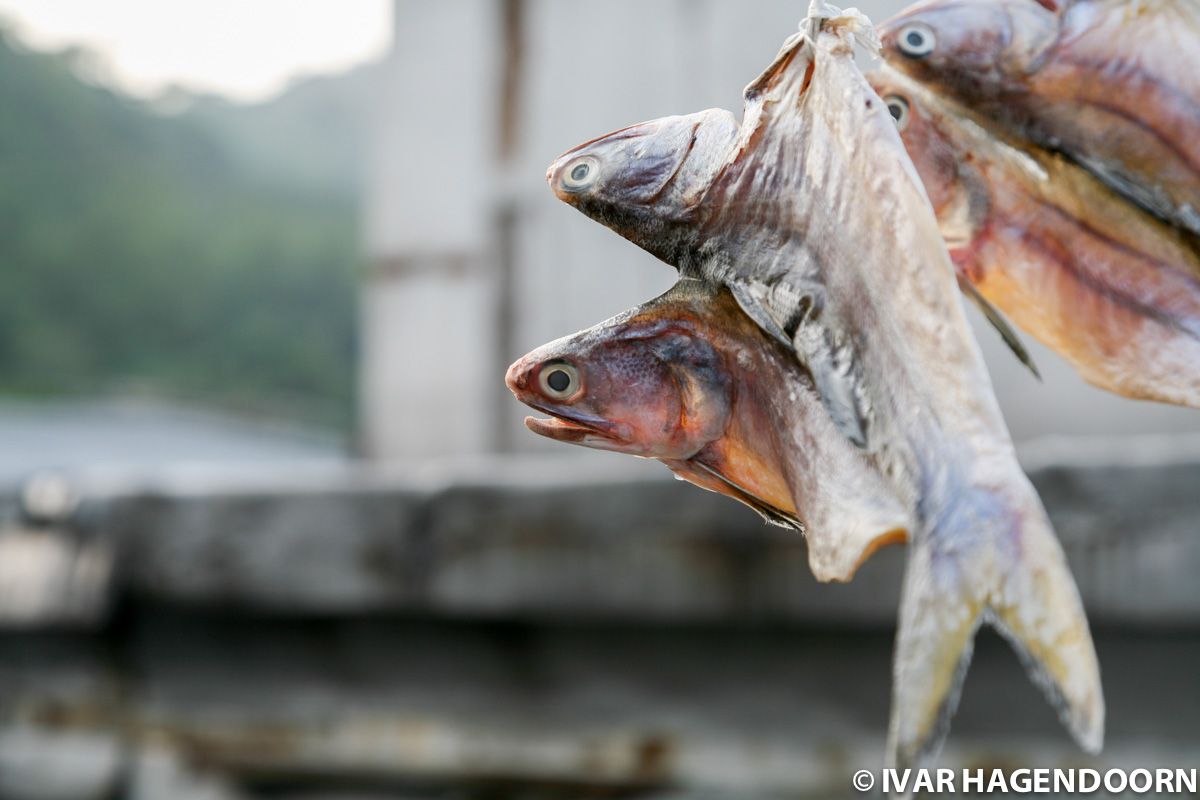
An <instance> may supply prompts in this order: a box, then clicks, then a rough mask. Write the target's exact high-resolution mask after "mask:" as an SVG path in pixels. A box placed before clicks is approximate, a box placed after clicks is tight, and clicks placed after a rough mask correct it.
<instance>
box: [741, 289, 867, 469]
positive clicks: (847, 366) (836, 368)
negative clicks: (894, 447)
mask: <svg viewBox="0 0 1200 800" xmlns="http://www.w3.org/2000/svg"><path fill="white" fill-rule="evenodd" d="M729 290H730V292H732V294H733V297H734V299H735V300H737V303H738V305H739V306H740V307H741V309H742V311H745V312H746V315H747V316H748V317H750V319H752V320H754V322H755V323H757V325H758V326H759V327H760V328H762V329H763V330H764V331H766V332H767V333H768V334H769V335H770V336H771V337H772V338H774V339H775V340H777V341H778V342H779V343H780V344H783V345H784V346H785V347H787V348H788V349H789V350H791V351H793V352H794V353H795V354H796V356H797V358H798V359H799V361H800V363H801V364H803V365H804V367H805V368H807V369H808V371H809V374H810V375H812V379H813V384H814V385H815V386H816V389H817V394H818V395H819V396H820V398H821V402H822V404H823V405H824V406H825V409H826V410H827V411H828V412H829V416H830V417H831V418H832V419H833V422H834V424H835V425H836V426H837V429H838V430H839V431H840V432H841V434H842V435H843V436H845V437H846V438H847V439H849V440H850V441H851V442H853V443H854V445H855V446H856V447H858V448H860V449H864V450H868V449H870V448H869V447H868V444H869V441H868V427H869V425H868V415H867V404H866V401H865V393H864V392H863V391H862V388H861V382H860V381H859V380H858V376H857V373H856V371H855V369H854V363H855V359H854V357H853V353H852V352H850V349H849V348H848V347H843V346H838V344H837V342H836V341H834V340H835V338H836V337H835V336H834V335H833V333H832V332H831V331H829V330H828V328H826V327H825V326H823V325H820V324H818V323H817V322H816V317H817V316H818V315H819V314H820V309H821V306H822V305H823V303H822V301H821V300H820V297H819V295H820V291H819V289H817V288H815V287H814V290H813V291H812V292H809V293H807V295H806V298H805V300H804V302H802V303H797V304H796V309H795V310H794V311H793V312H792V313H791V316H792V319H789V320H786V321H785V322H783V323H780V322H779V320H777V319H776V314H774V313H773V312H772V309H773V307H774V305H773V304H772V302H771V301H770V300H769V299H768V297H767V296H766V291H765V290H764V289H763V288H760V287H759V286H757V285H756V284H752V283H750V282H748V281H730V282H729ZM798 294H804V293H798ZM788 330H794V331H795V333H794V334H793V335H791V336H789V335H788V333H787V331H788Z"/></svg>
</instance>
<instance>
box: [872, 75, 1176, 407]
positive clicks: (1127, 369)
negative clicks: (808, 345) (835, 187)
mask: <svg viewBox="0 0 1200 800" xmlns="http://www.w3.org/2000/svg"><path fill="white" fill-rule="evenodd" d="M867 78H868V80H869V81H870V83H871V85H872V86H873V87H874V88H875V91H876V92H878V93H879V95H880V97H882V98H883V101H884V103H885V104H886V105H887V106H888V109H889V110H890V111H891V112H892V116H893V117H894V118H895V119H896V124H897V127H898V128H899V130H900V136H901V138H902V139H903V140H904V144H905V146H906V147H907V148H908V153H909V156H911V157H912V160H913V164H914V165H915V166H916V168H917V172H918V173H919V174H920V175H921V179H922V180H923V181H924V183H925V190H926V192H927V193H928V194H929V199H930V200H931V201H932V203H933V208H934V211H935V213H936V214H937V218H938V224H939V225H940V227H941V230H942V234H943V236H944V237H945V239H946V243H947V245H948V246H949V247H950V256H951V258H952V259H953V261H954V263H955V266H956V267H957V268H958V271H959V275H960V276H961V277H962V278H964V279H965V280H968V281H970V282H971V283H972V284H974V285H975V287H976V288H977V289H978V290H979V292H980V293H981V294H983V295H984V296H985V297H987V298H988V300H990V301H991V302H993V303H995V304H996V305H997V306H999V307H1000V308H1001V309H1003V310H1004V311H1005V313H1007V314H1008V315H1009V316H1010V317H1011V318H1012V319H1013V320H1014V321H1015V322H1016V323H1017V324H1018V325H1020V326H1021V327H1022V328H1024V329H1025V330H1027V331H1029V332H1030V333H1031V334H1033V335H1034V336H1035V337H1037V338H1038V339H1040V340H1041V341H1042V342H1043V343H1045V344H1046V345H1047V346H1048V347H1050V348H1052V349H1054V350H1056V351H1058V352H1059V353H1060V354H1062V355H1063V356H1064V357H1065V358H1066V359H1067V360H1068V361H1070V362H1071V364H1072V365H1073V366H1074V367H1075V368H1076V370H1078V371H1079V373H1080V375H1082V376H1083V377H1084V378H1085V379H1086V380H1088V381H1089V382H1091V383H1093V384H1095V385H1096V386H1099V387H1100V388H1102V389H1107V390H1109V391H1112V392H1116V393H1118V394H1122V395H1125V396H1127V397H1135V398H1142V399H1150V400H1159V401H1163V402H1168V403H1178V404H1181V405H1189V406H1198V407H1200V256H1198V255H1197V251H1196V250H1195V249H1194V248H1193V246H1192V243H1191V241H1190V237H1189V236H1188V235H1187V234H1186V233H1184V232H1183V231H1181V230H1179V229H1177V228H1175V227H1173V226H1171V225H1169V224H1167V223H1165V222H1162V221H1161V220H1159V219H1158V218H1157V217H1154V216H1153V215H1151V214H1148V213H1146V212H1145V211H1143V210H1141V209H1140V208H1138V207H1137V206H1134V205H1132V204H1131V203H1128V202H1126V201H1125V200H1124V199H1123V198H1121V197H1120V196H1118V195H1116V194H1114V193H1113V192H1112V191H1111V190H1110V189H1109V188H1108V187H1107V186H1105V185H1103V184H1101V183H1100V182H1099V181H1098V180H1096V179H1095V178H1094V177H1093V176H1092V175H1091V174H1090V173H1088V172H1087V171H1085V170H1083V169H1082V168H1080V167H1078V166H1076V165H1074V164H1072V163H1070V162H1067V161H1065V160H1064V159H1063V158H1062V157H1060V156H1056V155H1054V154H1050V153H1047V152H1046V151H1044V150H1041V149H1040V148H1036V147H1029V146H1018V145H1017V144H1016V143H1014V142H1013V141H1012V140H1009V139H1006V138H1005V137H1003V136H1002V135H998V134H995V133H994V132H992V131H989V130H986V129H985V128H984V127H983V125H984V124H985V120H982V119H981V118H979V117H978V116H977V115H975V114H973V113H972V112H971V111H969V110H968V109H966V108H965V107H963V106H961V105H959V104H957V103H954V102H953V101H951V100H947V99H946V98H944V97H942V96H940V95H937V94H935V93H934V92H932V91H930V90H929V89H928V88H927V87H925V86H923V85H921V84H919V83H917V82H916V81H914V80H912V79H911V78H908V77H906V76H905V75H903V74H902V73H900V72H898V71H896V70H894V69H890V68H889V67H887V66H883V67H880V68H878V69H875V70H873V71H872V72H870V73H868V75H867Z"/></svg>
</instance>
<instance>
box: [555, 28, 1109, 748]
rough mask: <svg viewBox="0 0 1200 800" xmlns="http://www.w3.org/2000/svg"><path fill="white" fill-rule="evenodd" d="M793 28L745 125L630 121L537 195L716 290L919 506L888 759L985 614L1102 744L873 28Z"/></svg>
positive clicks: (1044, 526) (1082, 732)
mask: <svg viewBox="0 0 1200 800" xmlns="http://www.w3.org/2000/svg"><path fill="white" fill-rule="evenodd" d="M801 27H802V30H801V32H800V33H797V34H796V35H794V36H792V37H791V38H789V39H788V40H787V42H785V43H784V46H783V48H782V50H781V51H780V53H779V55H778V56H777V57H776V59H775V61H774V63H772V64H771V65H770V66H769V67H768V68H767V69H766V71H765V72H763V74H762V75H761V76H759V78H758V79H757V80H755V81H754V82H753V83H751V84H750V86H749V87H748V88H747V90H746V106H745V110H744V113H743V117H742V121H741V124H740V125H738V124H737V123H736V122H735V121H734V119H733V117H732V115H730V114H729V113H728V112H721V111H706V112H700V113H699V114H693V115H689V116H685V117H670V118H666V119H662V120H656V121H653V122H649V123H644V124H642V125H635V126H633V127H631V128H626V129H624V130H621V131H618V132H616V133H614V134H610V135H609V136H604V137H600V138H599V139H595V140H593V141H591V142H589V143H587V144H585V145H582V146H580V147H577V148H575V149H574V150H572V151H570V152H568V153H567V154H565V155H564V156H562V157H561V158H559V159H558V160H557V161H556V162H555V163H554V164H553V165H552V166H551V168H550V170H549V173H548V179H549V181H550V184H551V186H552V187H553V188H554V190H555V192H556V193H558V195H559V197H561V198H562V199H564V200H566V201H567V202H568V203H570V204H572V205H574V206H575V207H576V208H578V209H579V210H581V211H583V212H584V213H586V214H588V215H589V216H591V217H593V218H594V219H597V220H598V221H601V222H603V223H604V224H606V225H608V226H609V227H611V228H613V229H614V230H615V231H617V232H618V233H620V234H621V235H623V236H625V237H626V238H628V239H630V240H632V241H633V242H635V243H637V244H638V245H640V246H642V247H643V248H645V249H647V250H649V251H650V252H652V253H654V254H655V255H657V256H659V257H660V258H662V259H663V260H665V261H667V262H668V263H670V264H672V265H674V266H675V267H677V268H678V269H679V271H680V273H681V274H682V275H683V276H684V277H688V278H694V279H697V280H701V281H703V282H706V283H709V284H711V285H714V286H724V287H727V288H728V289H729V290H730V292H731V293H732V294H733V296H734V298H735V299H736V300H737V302H738V304H739V306H740V307H741V308H742V309H743V310H744V311H745V312H746V313H747V315H748V316H749V317H750V318H751V319H753V320H754V321H755V322H756V323H758V325H759V326H760V327H761V328H762V329H763V330H764V331H766V332H767V333H768V334H769V335H770V336H771V337H772V338H774V339H775V340H776V341H778V342H780V344H781V345H782V346H783V347H785V348H787V349H788V350H790V351H791V352H792V353H793V354H794V357H795V358H796V359H797V360H798V361H799V362H800V363H801V364H802V365H804V367H805V368H806V369H807V370H808V371H809V372H810V374H811V375H812V379H813V383H814V386H815V388H816V390H817V393H818V394H819V395H820V396H821V399H822V402H823V404H824V405H825V406H826V408H827V410H828V412H829V414H830V417H831V419H832V420H833V421H834V424H836V425H837V427H838V429H839V430H840V431H842V433H843V435H844V436H846V438H847V439H848V440H850V441H852V442H854V443H855V444H856V445H857V446H859V447H861V448H862V449H863V450H864V451H865V452H867V453H869V454H871V456H872V458H873V459H874V461H875V463H876V464H877V465H878V466H879V469H880V472H881V474H882V475H883V476H884V477H885V479H886V480H887V481H888V483H889V484H890V485H891V487H892V489H893V491H894V492H895V494H896V495H897V496H898V497H899V498H900V499H901V500H902V502H903V504H904V507H905V508H906V509H907V510H909V511H910V513H911V514H912V515H913V520H914V523H913V527H912V530H911V531H910V537H909V539H910V543H911V546H910V548H909V560H908V567H907V570H906V573H905V581H904V591H903V596H902V598H901V607H900V621H899V629H898V633H897V644H896V659H895V687H894V695H893V707H892V718H891V726H890V735H889V753H890V760H891V761H892V762H893V763H894V764H896V765H899V766H907V765H911V764H914V763H916V762H920V761H923V760H924V759H926V758H927V757H929V756H931V755H932V753H933V752H934V751H935V750H936V748H937V747H938V745H939V744H940V742H941V740H942V738H943V737H944V734H945V732H946V729H947V727H948V725H947V723H948V719H949V717H950V715H951V714H952V713H953V710H954V707H955V705H956V704H957V699H958V693H959V687H960V685H961V682H962V677H963V675H964V673H965V670H966V667H967V664H968V663H969V660H970V653H971V643H972V641H973V639H974V635H975V631H976V629H977V628H978V626H979V625H980V624H981V623H982V622H989V623H992V624H994V625H996V626H997V627H998V628H999V629H1000V630H1001V631H1003V632H1005V633H1006V634H1007V636H1008V637H1009V639H1010V641H1011V642H1012V643H1013V645H1014V646H1015V647H1016V648H1017V650H1018V651H1019V652H1020V653H1021V654H1022V656H1023V660H1024V662H1025V663H1026V665H1027V666H1028V668H1029V669H1030V670H1031V672H1032V673H1033V676H1034V679H1035V681H1036V682H1037V683H1038V685H1040V686H1042V687H1043V688H1044V689H1046V691H1047V695H1048V696H1049V698H1050V699H1051V701H1052V702H1054V703H1055V704H1056V705H1057V706H1058V707H1059V710H1060V712H1061V714H1062V717H1063V719H1064V721H1065V723H1066V724H1067V726H1068V727H1069V728H1070V730H1071V731H1072V732H1073V733H1074V734H1075V736H1076V738H1077V739H1078V740H1079V741H1080V743H1081V744H1082V745H1083V746H1084V747H1085V748H1087V749H1089V750H1096V749H1098V748H1099V747H1100V744H1101V740H1102V738H1103V719H1104V704H1103V698H1102V694H1101V689H1100V678H1099V669H1098V666H1097V663H1096V657H1095V652H1094V650H1093V647H1092V641H1091V636H1090V634H1089V632H1088V626H1087V620H1086V618H1085V616H1084V613H1083V609H1082V606H1081V604H1080V601H1079V596H1078V593H1077V591H1076V588H1075V584H1074V581H1073V580H1072V578H1071V575H1070V572H1069V570H1068V569H1067V566H1066V563H1065V560H1064V558H1063V554H1062V550H1061V548H1060V546H1059V544H1058V541H1057V539H1056V538H1055V536H1054V533H1053V530H1052V529H1051V526H1050V523H1049V520H1048V519H1047V516H1046V513H1045V510H1044V509H1043V508H1042V505H1041V502H1040V501H1039V499H1038V497H1037V494H1036V493H1035V491H1034V489H1033V487H1032V485H1031V484H1030V483H1029V481H1028V479H1027V478H1026V477H1025V475H1024V473H1023V472H1022V471H1021V469H1020V466H1019V465H1018V463H1017V460H1016V456H1015V454H1014V452H1013V447H1012V442H1011V440H1010V438H1009V435H1008V432H1007V430H1006V429H1005V426H1004V421H1003V419H1002V417H1001V415H1000V411H999V408H998V407H997V404H996V400H995V396H994V394H993V392H992V389H991V384H990V381H989V379H988V376H987V372H986V370H985V368H984V365H983V360H982V358H981V356H980V353H979V349H978V346H977V344H976V343H975V340H974V339H973V338H972V335H971V332H970V329H969V327H968V325H967V321H966V318H965V316H964V312H963V309H962V304H961V300H960V298H959V294H958V289H957V287H956V279H955V273H954V269H953V266H952V265H951V263H950V260H949V257H948V255H947V252H946V247H945V244H944V243H943V242H942V238H941V235H940V233H939V231H938V227H937V221H936V219H935V218H934V215H933V212H932V209H931V208H930V205H929V200H928V199H927V198H926V196H925V192H924V189H923V188H922V186H921V183H920V179H919V178H918V177H917V175H916V173H915V171H914V169H913V167H912V163H911V161H910V160H909V159H908V156H907V155H906V154H905V152H904V146H903V144H902V143H901V141H900V139H899V135H898V133H897V131H896V126H895V124H894V122H893V120H892V118H891V116H890V114H889V113H888V110H887V108H886V107H885V106H884V105H883V103H882V102H881V101H880V99H879V97H878V96H877V95H876V94H875V93H874V91H872V89H871V88H870V86H869V85H868V84H867V83H866V81H865V80H864V78H863V76H862V73H861V72H859V70H858V67H857V66H856V65H855V62H854V48H853V42H854V40H855V39H856V38H858V39H860V40H862V41H865V42H866V43H867V44H868V45H869V44H871V40H872V36H873V29H872V28H871V27H870V23H869V22H867V21H865V19H864V18H863V17H861V16H859V15H857V14H855V13H847V14H842V13H840V12H838V11H837V10H836V9H832V8H830V7H823V8H821V9H820V13H819V14H818V15H813V14H812V12H811V11H810V19H809V20H807V21H806V23H804V24H802V26H801ZM875 44H876V45H877V42H875ZM834 479H836V477H835V476H831V477H830V480H834Z"/></svg>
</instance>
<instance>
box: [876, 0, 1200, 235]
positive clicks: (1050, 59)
mask: <svg viewBox="0 0 1200 800" xmlns="http://www.w3.org/2000/svg"><path fill="white" fill-rule="evenodd" d="M881 33H882V39H883V53H884V55H885V57H886V58H887V60H888V62H889V63H890V64H891V65H892V66H894V67H895V68H897V69H899V70H901V71H903V72H906V73H907V74H909V75H910V76H912V77H913V78H914V79H916V80H919V81H921V82H923V83H925V84H927V85H928V86H930V87H931V88H933V89H934V90H936V91H937V92H940V93H943V94H945V95H946V96H948V97H953V98H955V99H957V100H958V101H960V102H962V103H964V104H966V105H967V106H969V107H971V108H973V109H974V110H976V111H978V112H980V113H982V114H983V115H985V116H987V117H989V118H990V119H991V120H992V121H993V122H995V123H996V124H997V125H999V126H1001V127H1002V128H1004V129H1005V130H1006V131H1007V132H1008V133H1010V134H1012V135H1014V136H1017V137H1018V138H1021V139H1025V140H1028V141H1030V142H1033V143H1035V144H1037V145H1039V146H1043V147H1047V148H1050V149H1052V150H1058V151H1061V152H1063V153H1065V154H1067V155H1069V156H1070V157H1071V158H1072V159H1074V160H1075V161H1076V162H1078V163H1080V164H1082V165H1083V166H1085V167H1087V168H1088V169H1089V170H1091V171H1092V172H1093V173H1094V174H1095V175H1096V176H1097V177H1099V178H1100V179H1102V180H1104V181H1105V182H1106V183H1108V184H1109V185H1110V186H1111V187H1112V188H1113V189H1115V190H1117V191H1118V192H1121V193H1122V194H1123V195H1124V196H1125V197H1127V198H1129V199H1131V200H1133V201H1134V202H1136V203H1138V204H1140V205H1142V206H1144V207H1145V208H1147V209H1149V210H1150V211H1152V212H1154V213H1155V214H1157V215H1159V216H1160V217H1161V218H1163V219H1165V220H1168V221H1170V222H1172V223H1173V224H1176V225H1179V226H1181V227H1184V228H1185V229H1188V230H1190V231H1192V232H1193V233H1200V2H1196V0H1073V2H1072V1H1070V0H925V1H924V2H919V3H917V4H915V5H913V6H911V7H909V8H908V9H906V10H904V11H902V12H901V13H900V14H899V15H897V16H896V17H894V18H893V19H891V20H889V21H888V22H887V23H885V24H884V25H883V26H882V27H881Z"/></svg>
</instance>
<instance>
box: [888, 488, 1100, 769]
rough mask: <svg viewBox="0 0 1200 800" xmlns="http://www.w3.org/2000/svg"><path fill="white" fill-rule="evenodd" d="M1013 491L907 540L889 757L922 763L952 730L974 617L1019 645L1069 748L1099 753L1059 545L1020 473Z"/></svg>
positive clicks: (978, 499)
mask: <svg viewBox="0 0 1200 800" xmlns="http://www.w3.org/2000/svg"><path fill="white" fill-rule="evenodd" d="M1015 488H1016V489H1018V490H1019V491H1017V492H1016V494H1017V496H1016V497H1011V496H1005V495H1002V494H1000V493H998V492H993V491H987V490H978V489H976V490H972V491H969V492H967V493H965V495H963V497H962V499H961V500H959V501H958V502H957V503H956V504H955V505H954V507H952V508H950V509H948V510H947V512H946V513H944V514H942V515H940V517H939V518H937V519H933V520H931V524H930V525H929V526H928V529H927V530H926V531H925V532H924V533H925V534H926V535H924V536H917V537H915V538H914V541H913V543H912V545H911V546H910V554H909V561H908V566H907V571H906V573H905V577H904V590H903V595H902V597H901V601H900V622H899V629H898V633H897V637H896V660H895V665H894V678H895V682H894V689H893V700H892V717H891V724H890V728H889V735H888V760H889V762H890V764H891V765H893V766H895V767H897V768H900V769H904V768H909V767H917V766H920V765H922V764H923V763H925V762H927V761H928V760H929V759H931V758H932V757H933V756H934V755H936V752H937V750H938V748H939V747H940V746H941V743H942V741H943V740H944V739H945V736H946V733H947V732H948V730H949V727H950V717H951V716H952V715H953V713H954V710H955V707H956V706H957V704H958V698H959V693H960V690H961V688H962V682H963V678H964V677H965V675H966V671H967V667H968V665H969V664H970V661H971V654H972V649H973V643H974V639H975V633H976V631H977V630H978V629H979V626H980V625H981V624H984V623H987V624H990V625H992V626H993V627H995V628H996V629H997V630H998V631H999V632H1000V633H1001V634H1002V635H1003V636H1004V637H1005V638H1006V639H1007V640H1008V641H1009V643H1010V644H1011V645H1012V647H1013V649H1015V650H1016V651H1017V654H1018V656H1019V657H1020V660H1021V662H1022V663H1023V664H1024V666H1025V668H1026V670H1027V671H1028V673H1029V675H1030V678H1031V679H1032V680H1033V682H1034V683H1035V684H1036V685H1038V686H1039V687H1041V689H1042V690H1043V692H1044V693H1045V694H1046V696H1047V698H1048V699H1049V700H1050V702H1051V704H1052V705H1054V706H1055V708H1056V710H1057V711H1058V712H1059V716H1060V718H1061V719H1062V721H1063V723H1064V724H1065V725H1066V727H1067V728H1068V730H1070V732H1071V734H1072V736H1074V738H1075V739H1076V741H1077V742H1078V743H1079V745H1080V746H1081V747H1082V748H1083V749H1084V750H1086V751H1088V752H1090V753H1094V752H1098V751H1099V750H1100V748H1101V746H1102V745H1103V740H1104V697H1103V693H1102V691H1101V686H1100V668H1099V664H1098V662H1097V660H1096V652H1095V648H1094V646H1093V644H1092V637H1091V633H1090V631H1089V630H1088V623H1087V617H1086V616H1085V615H1084V610H1083V604H1082V603H1081V601H1080V599H1079V592H1078V590H1077V589H1076V587H1075V581H1074V579H1073V578H1072V577H1071V573H1070V570H1069V569H1068V567H1067V563H1066V559H1065V558H1064V556H1063V551H1062V547H1061V546H1060V545H1059V543H1058V539H1057V538H1056V537H1055V535H1054V531H1053V529H1052V528H1051V526H1050V521H1049V519H1048V518H1047V516H1046V512H1045V509H1044V508H1043V507H1042V504H1041V501H1040V500H1039V499H1038V497H1037V494H1036V493H1035V492H1034V490H1033V487H1032V486H1031V485H1030V484H1029V482H1028V480H1027V479H1025V477H1024V476H1023V475H1022V476H1021V480H1020V484H1019V486H1017V487H1015Z"/></svg>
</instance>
